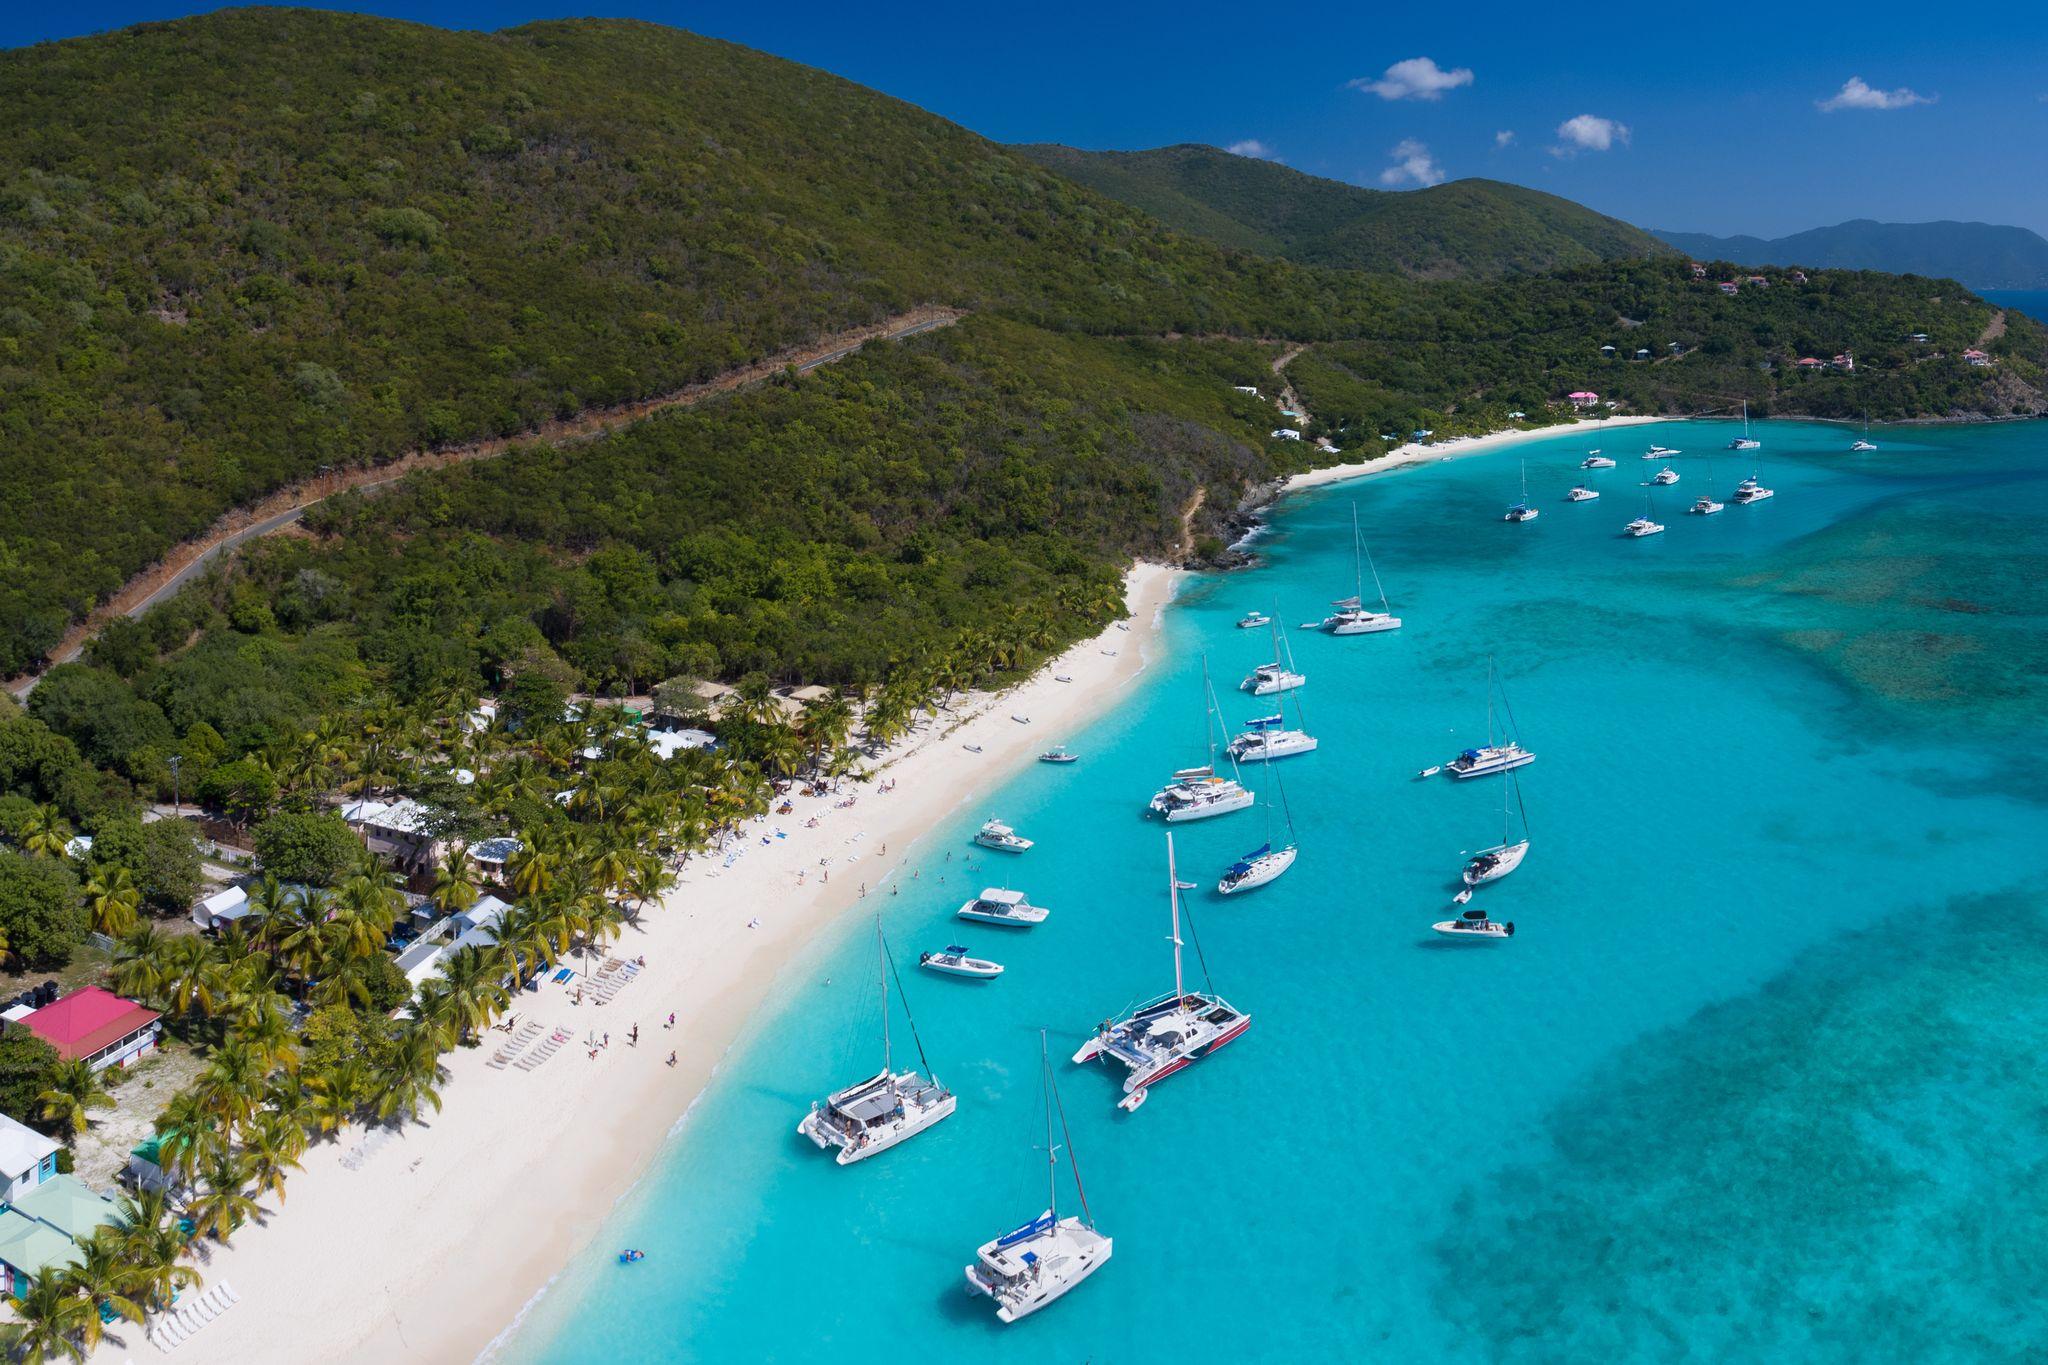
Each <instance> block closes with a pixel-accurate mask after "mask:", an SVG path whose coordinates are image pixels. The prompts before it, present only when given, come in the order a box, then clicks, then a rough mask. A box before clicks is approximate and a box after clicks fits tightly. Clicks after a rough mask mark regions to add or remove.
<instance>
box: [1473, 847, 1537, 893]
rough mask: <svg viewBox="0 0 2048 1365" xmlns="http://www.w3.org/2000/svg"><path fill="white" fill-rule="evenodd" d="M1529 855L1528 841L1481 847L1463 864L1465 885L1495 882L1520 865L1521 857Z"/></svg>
mask: <svg viewBox="0 0 2048 1365" xmlns="http://www.w3.org/2000/svg"><path fill="white" fill-rule="evenodd" d="M1528 856H1529V841H1528V840H1527V839H1524V840H1522V842H1520V843H1519V844H1503V845H1496V846H1495V847H1493V848H1487V849H1481V850H1480V851H1479V852H1478V853H1477V854H1475V855H1474V856H1473V858H1472V861H1471V862H1469V863H1467V864H1465V874H1464V875H1465V885H1467V886H1484V885H1486V884H1487V883H1488V882H1497V881H1499V880H1500V879H1501V878H1502V877H1505V876H1507V875H1508V873H1510V872H1513V871H1514V870H1515V869H1516V868H1518V867H1520V866H1521V865H1522V859H1524V858H1526V857H1528Z"/></svg>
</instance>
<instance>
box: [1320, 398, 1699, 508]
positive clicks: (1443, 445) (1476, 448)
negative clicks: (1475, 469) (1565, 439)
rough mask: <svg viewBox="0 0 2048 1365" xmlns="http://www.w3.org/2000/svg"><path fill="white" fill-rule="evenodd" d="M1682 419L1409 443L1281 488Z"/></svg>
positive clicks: (1604, 421) (1627, 420)
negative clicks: (1564, 437) (1578, 434)
mask: <svg viewBox="0 0 2048 1365" xmlns="http://www.w3.org/2000/svg"><path fill="white" fill-rule="evenodd" d="M1683 420H1684V419H1683V418H1679V417H1603V418H1595V417H1584V418H1581V419H1579V420H1578V421H1576V422H1564V423H1561V424H1559V425H1557V426H1552V427H1536V428H1534V429H1532V430H1528V431H1522V430H1516V431H1495V432H1489V433H1487V434H1486V435H1484V436H1454V437H1451V438H1450V439H1449V440H1444V441H1432V442H1430V443H1429V444H1428V445H1421V444H1418V443H1416V442H1414V441H1410V442H1409V443H1408V444H1407V445H1404V446H1395V447H1394V448H1393V449H1392V450H1390V451H1388V452H1387V453H1386V454H1384V455H1382V456H1380V457H1379V458H1378V459H1377V460H1361V461H1359V462H1357V463H1355V464H1333V465H1328V466H1325V467H1324V468H1322V469H1311V470H1309V471H1308V472H1307V473H1305V474H1296V475H1294V476H1292V477H1291V478H1289V479H1288V480H1287V481H1286V482H1285V483H1284V484H1282V485H1281V488H1280V492H1281V494H1282V495H1283V496H1284V495H1285V494H1288V493H1293V492H1297V491H1299V490H1301V489H1304V488H1320V487H1322V486H1323V485H1324V484H1331V483H1342V482H1344V481H1345V480H1346V479H1357V478H1363V477H1365V476H1367V475H1371V474H1385V473H1389V472H1391V471H1393V470H1396V469H1400V468H1403V467H1404V466H1407V465H1415V464H1427V463H1429V462H1431V461H1434V460H1451V459H1456V458H1458V457H1459V456H1462V455H1479V454H1482V453H1484V452H1486V451H1489V450H1499V449H1501V448H1502V447H1503V446H1515V445H1522V444H1524V443H1526V442H1529V441H1541V440H1545V439H1547V438H1549V437H1552V436H1568V435H1571V434H1572V433H1574V432H1580V433H1584V432H1593V433H1596V434H1597V433H1598V432H1601V431H1609V430H1613V429H1615V428H1617V427H1636V426H1644V425H1646V424H1648V423H1651V422H1678V421H1683Z"/></svg>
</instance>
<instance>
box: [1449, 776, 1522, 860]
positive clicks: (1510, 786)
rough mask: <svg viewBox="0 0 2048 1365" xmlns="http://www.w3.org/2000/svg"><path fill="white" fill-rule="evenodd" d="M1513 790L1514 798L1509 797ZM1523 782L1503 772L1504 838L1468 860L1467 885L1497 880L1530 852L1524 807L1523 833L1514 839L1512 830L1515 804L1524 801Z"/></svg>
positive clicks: (1501, 821) (1501, 814)
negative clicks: (1510, 834) (1511, 823)
mask: <svg viewBox="0 0 2048 1365" xmlns="http://www.w3.org/2000/svg"><path fill="white" fill-rule="evenodd" d="M1511 790H1512V795H1513V798H1514V799H1513V802H1512V804H1511V803H1510V801H1509V795H1510V791H1511ZM1521 800H1522V786H1521V783H1520V782H1519V781H1518V780H1517V779H1516V778H1515V776H1514V775H1513V774H1512V773H1508V774H1503V775H1502V777H1501V783H1500V842H1499V843H1497V844H1495V845H1494V846H1493V847H1492V848H1482V849H1480V850H1479V852H1477V853H1475V854H1473V855H1472V859H1471V861H1469V862H1467V863H1466V864H1465V885H1467V886H1484V885H1486V883H1488V882H1497V881H1499V880H1500V879H1501V878H1502V877H1505V876H1507V875H1508V873H1510V872H1513V871H1514V870H1515V869H1516V868H1518V867H1520V866H1521V865H1522V859H1524V858H1526V857H1528V856H1529V812H1528V810H1527V808H1526V807H1525V808H1524V809H1523V811H1522V837H1521V838H1520V839H1519V840H1517V841H1515V842H1513V843H1510V842H1509V841H1508V831H1509V828H1510V820H1511V818H1512V812H1513V808H1514V806H1517V805H1520V804H1521Z"/></svg>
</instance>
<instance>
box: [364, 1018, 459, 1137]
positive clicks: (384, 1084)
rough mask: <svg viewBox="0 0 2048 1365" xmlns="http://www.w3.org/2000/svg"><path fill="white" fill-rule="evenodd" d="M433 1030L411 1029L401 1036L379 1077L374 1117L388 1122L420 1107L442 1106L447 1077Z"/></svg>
mask: <svg viewBox="0 0 2048 1365" xmlns="http://www.w3.org/2000/svg"><path fill="white" fill-rule="evenodd" d="M437 1041H438V1040H437V1039H436V1038H435V1037H434V1033H433V1030H430V1029H426V1028H411V1029H408V1030H406V1032H405V1033H404V1034H402V1035H400V1037H399V1039H398V1043H397V1046H395V1047H394V1048H392V1050H391V1057H390V1061H389V1063H388V1064H387V1065H386V1067H385V1069H384V1070H383V1072H382V1074H381V1075H380V1076H379V1078H378V1081H379V1084H378V1090H377V1117H378V1118H380V1119H384V1120H386V1121H387V1122H388V1121H389V1120H391V1119H393V1118H396V1117H408V1118H409V1117H413V1116H415V1115H417V1114H418V1113H419V1111H420V1106H422V1105H427V1104H430V1105H432V1106H433V1107H434V1108H436V1109H439V1108H440V1107H441V1083H442V1082H443V1081H445V1080H447V1079H448V1071H447V1068H446V1067H443V1066H442V1065H441V1050H440V1048H439V1047H438V1046H436V1043H437Z"/></svg>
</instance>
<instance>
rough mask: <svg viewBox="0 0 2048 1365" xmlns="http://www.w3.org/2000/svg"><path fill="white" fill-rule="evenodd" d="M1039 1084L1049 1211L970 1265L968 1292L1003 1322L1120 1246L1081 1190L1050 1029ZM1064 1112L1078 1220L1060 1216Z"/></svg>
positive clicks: (1047, 1299) (1034, 1307)
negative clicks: (1055, 1121) (982, 1298)
mask: <svg viewBox="0 0 2048 1365" xmlns="http://www.w3.org/2000/svg"><path fill="white" fill-rule="evenodd" d="M1038 1069H1039V1082H1040V1085H1041V1086H1042V1087H1043V1088H1044V1092H1045V1177H1046V1185H1047V1195H1046V1202H1045V1212H1044V1213H1041V1214H1039V1215H1038V1217H1036V1218H1034V1219H1032V1220H1031V1221H1030V1222H1028V1223H1026V1224H1024V1226H1022V1227H1020V1228H1016V1229H1013V1230H1012V1231H1010V1232H1006V1233H1004V1234H1003V1235H1002V1236H1000V1237H997V1238H995V1239H994V1240H992V1241H987V1242H983V1243H982V1244H981V1246H980V1248H979V1249H978V1250H976V1252H975V1253H974V1264H973V1265H971V1266H968V1267H967V1289H968V1292H969V1293H971V1294H985V1295H987V1296H988V1297H989V1298H991V1299H993V1300H995V1305H996V1317H997V1319H998V1320H999V1321H1002V1322H1006V1323H1009V1322H1016V1321H1018V1320H1019V1319H1021V1318H1028V1317H1030V1316H1031V1315H1032V1314H1033V1313H1036V1312H1037V1311H1038V1310H1039V1309H1041V1308H1043V1307H1045V1306H1046V1305H1047V1304H1049V1303H1051V1302H1053V1301H1054V1300H1055V1299H1057V1298H1059V1297H1060V1296H1061V1295H1062V1294H1065V1293H1066V1292H1067V1291H1068V1290H1070V1289H1072V1288H1073V1287H1074V1286H1075V1285H1077V1284H1079V1283H1081V1281H1083V1280H1085V1279H1087V1278H1088V1277H1089V1276H1090V1275H1093V1274H1094V1273H1095V1272H1096V1271H1098V1270H1100V1269H1102V1267H1103V1266H1104V1265H1105V1264H1107V1263H1108V1261H1109V1258H1110V1256H1111V1255H1112V1254H1113V1253H1114V1252H1115V1250H1116V1243H1115V1242H1114V1241H1113V1240H1112V1239H1111V1238H1109V1237H1106V1236H1104V1235H1103V1234H1102V1233H1100V1232H1097V1231H1096V1230H1095V1218H1094V1215H1093V1214H1091V1213H1090V1212H1089V1211H1088V1191H1087V1190H1085V1189H1083V1188H1082V1186H1081V1166H1080V1163H1079V1162H1077V1161H1075V1160H1074V1158H1073V1150H1074V1137H1073V1134H1072V1132H1071V1131H1069V1129H1068V1127H1067V1108H1066V1106H1065V1105H1064V1104H1061V1103H1060V1092H1059V1087H1058V1084H1057V1083H1056V1082H1055V1081H1054V1079H1053V1074H1052V1055H1051V1053H1050V1051H1049V1050H1048V1049H1047V1046H1046V1041H1045V1030H1044V1029H1040V1030H1039V1031H1038ZM1055 1109H1057V1110H1059V1115H1060V1136H1061V1137H1063V1138H1065V1139H1066V1148H1067V1153H1068V1156H1067V1164H1068V1165H1069V1166H1071V1167H1073V1170H1074V1195H1075V1197H1076V1198H1077V1199H1079V1200H1080V1202H1081V1212H1080V1214H1079V1216H1069V1217H1066V1218H1062V1217H1060V1178H1059V1148H1057V1147H1056V1146H1054V1145H1053V1140H1052V1115H1053V1110H1055Z"/></svg>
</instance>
